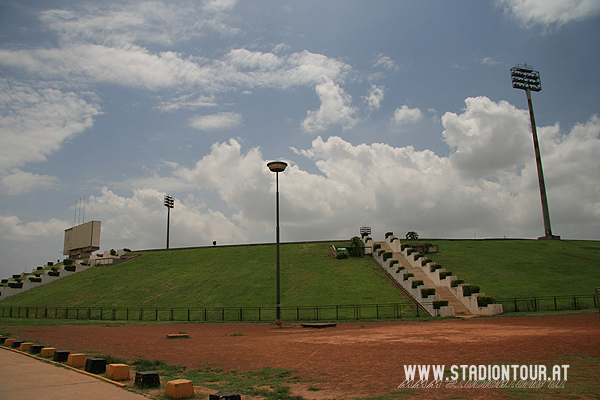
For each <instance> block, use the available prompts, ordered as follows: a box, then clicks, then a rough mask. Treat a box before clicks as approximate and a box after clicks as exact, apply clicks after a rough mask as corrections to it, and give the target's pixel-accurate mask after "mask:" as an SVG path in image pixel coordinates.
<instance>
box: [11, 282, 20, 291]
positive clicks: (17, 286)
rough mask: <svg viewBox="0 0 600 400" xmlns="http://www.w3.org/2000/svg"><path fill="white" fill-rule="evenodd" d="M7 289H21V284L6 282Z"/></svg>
mask: <svg viewBox="0 0 600 400" xmlns="http://www.w3.org/2000/svg"><path fill="white" fill-rule="evenodd" d="M8 287H9V288H14V289H21V288H22V287H23V282H8Z"/></svg>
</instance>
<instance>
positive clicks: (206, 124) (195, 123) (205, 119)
mask: <svg viewBox="0 0 600 400" xmlns="http://www.w3.org/2000/svg"><path fill="white" fill-rule="evenodd" d="M188 124H189V125H190V126H191V127H192V128H195V129H198V130H201V131H212V130H217V129H229V128H235V127H237V126H240V125H241V124H242V115H241V114H237V113H234V112H223V113H219V114H212V115H199V116H196V117H194V118H191V119H190V120H189V121H188Z"/></svg>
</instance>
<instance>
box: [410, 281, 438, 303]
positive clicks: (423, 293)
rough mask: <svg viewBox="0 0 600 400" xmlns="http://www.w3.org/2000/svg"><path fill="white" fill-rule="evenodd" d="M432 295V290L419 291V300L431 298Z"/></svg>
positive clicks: (433, 292)
mask: <svg viewBox="0 0 600 400" xmlns="http://www.w3.org/2000/svg"><path fill="white" fill-rule="evenodd" d="M413 283H414V282H413ZM432 295H435V289H434V288H425V289H421V298H423V299H426V298H427V297H429V296H432Z"/></svg>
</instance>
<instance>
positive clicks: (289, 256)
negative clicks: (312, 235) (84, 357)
mask: <svg viewBox="0 0 600 400" xmlns="http://www.w3.org/2000/svg"><path fill="white" fill-rule="evenodd" d="M331 244H332V243H306V244H283V245H281V298H282V305H283V306H313V305H338V304H339V305H342V304H373V303H379V304H383V303H398V302H404V301H406V297H404V295H403V293H402V292H401V291H400V290H399V289H397V288H396V287H395V286H394V285H393V284H392V283H391V282H390V280H389V279H388V278H387V276H386V275H385V273H384V272H383V271H382V270H381V269H380V268H379V267H378V265H377V264H376V263H375V262H374V261H373V260H372V259H371V258H370V257H364V258H349V259H345V260H337V259H334V258H331V257H330V256H329V255H328V252H327V250H328V248H329V247H330V246H331ZM275 259H276V247H275V246H274V245H258V246H236V247H214V248H200V249H182V250H170V251H152V252H143V253H142V256H141V257H137V258H135V259H133V260H131V261H127V262H125V263H123V264H119V265H115V266H101V267H98V268H92V269H89V270H87V271H83V272H81V273H77V274H75V275H72V276H69V277H66V278H63V279H60V280H58V281H55V282H53V283H51V284H48V285H44V286H40V287H37V288H34V289H31V290H29V291H27V292H24V293H21V294H19V295H15V296H12V297H9V298H7V299H5V300H2V301H0V306H11V305H13V306H19V305H21V306H43V307H65V306H67V307H98V306H103V307H105V306H106V307H144V308H153V307H168V308H171V307H172V308H200V307H241V306H245V307H252V306H257V307H258V306H261V307H263V306H274V305H275V303H276V287H275V282H276V268H275Z"/></svg>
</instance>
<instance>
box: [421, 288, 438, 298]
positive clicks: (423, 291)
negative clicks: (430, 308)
mask: <svg viewBox="0 0 600 400" xmlns="http://www.w3.org/2000/svg"><path fill="white" fill-rule="evenodd" d="M434 294H435V289H434V288H425V289H421V298H422V299H426V298H427V297H429V296H431V295H434Z"/></svg>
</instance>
